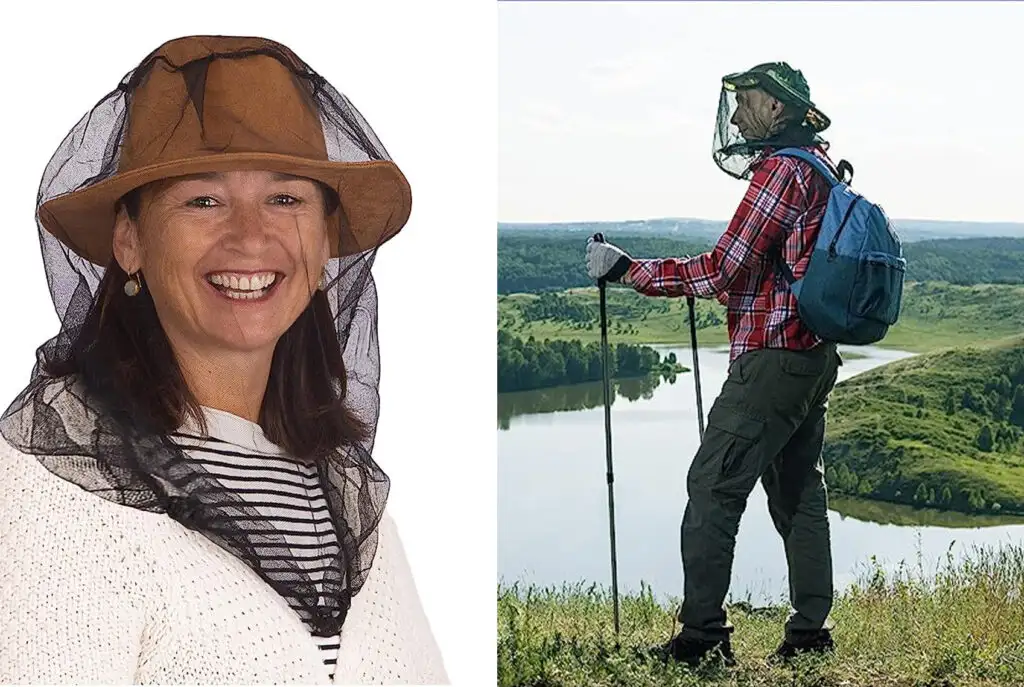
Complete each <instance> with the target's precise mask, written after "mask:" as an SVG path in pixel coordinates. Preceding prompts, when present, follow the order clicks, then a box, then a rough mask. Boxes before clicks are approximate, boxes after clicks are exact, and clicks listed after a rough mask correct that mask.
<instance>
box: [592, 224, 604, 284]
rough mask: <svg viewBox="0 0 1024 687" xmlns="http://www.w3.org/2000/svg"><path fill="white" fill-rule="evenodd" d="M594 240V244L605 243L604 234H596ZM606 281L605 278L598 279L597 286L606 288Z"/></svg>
mask: <svg viewBox="0 0 1024 687" xmlns="http://www.w3.org/2000/svg"><path fill="white" fill-rule="evenodd" d="M593 239H594V243H604V234H602V233H601V232H597V233H596V234H594V236H593ZM606 281H607V280H606V279H604V278H603V277H601V278H598V280H597V285H598V286H604V285H605V283H606Z"/></svg>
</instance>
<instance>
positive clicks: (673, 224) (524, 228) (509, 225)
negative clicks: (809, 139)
mask: <svg viewBox="0 0 1024 687" xmlns="http://www.w3.org/2000/svg"><path fill="white" fill-rule="evenodd" d="M892 223H893V226H894V227H895V228H896V233H897V234H899V236H900V238H901V239H902V240H903V241H905V242H907V243H912V242H915V241H927V240H930V239H963V238H978V237H1012V238H1024V222H947V221H939V220H923V219H893V220H892ZM727 224H728V222H725V221H721V220H707V219H694V218H688V217H683V218H673V217H666V218H660V219H644V220H630V221H618V222H549V223H532V224H525V223H513V222H499V223H498V232H499V233H506V232H507V233H520V232H545V233H546V232H559V233H561V232H572V233H579V234H584V235H589V234H594V233H597V232H603V233H609V234H613V235H614V234H633V235H637V234H648V235H651V236H662V235H664V236H676V237H680V238H683V237H685V238H690V239H704V240H708V241H713V240H715V239H716V238H718V237H719V236H720V235H721V234H722V232H723V231H725V228H726V226H727Z"/></svg>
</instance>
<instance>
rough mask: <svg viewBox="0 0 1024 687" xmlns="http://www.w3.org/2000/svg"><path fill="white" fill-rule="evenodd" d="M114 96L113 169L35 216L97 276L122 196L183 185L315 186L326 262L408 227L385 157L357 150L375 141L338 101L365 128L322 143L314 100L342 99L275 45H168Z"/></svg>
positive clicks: (405, 195)
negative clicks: (195, 179) (330, 193)
mask: <svg viewBox="0 0 1024 687" xmlns="http://www.w3.org/2000/svg"><path fill="white" fill-rule="evenodd" d="M118 88H119V90H121V91H125V92H127V94H128V98H127V103H128V104H127V111H126V112H123V113H120V115H119V116H122V117H124V118H125V121H124V127H123V131H122V133H121V137H120V140H119V142H118V145H119V147H120V149H119V151H116V153H115V154H114V155H113V156H112V159H113V160H114V162H115V163H116V168H115V169H113V170H109V171H110V172H112V173H110V174H108V175H106V176H104V175H103V174H100V175H94V177H93V178H91V179H89V180H88V181H86V182H85V183H84V184H82V185H81V186H80V187H79V188H76V189H73V190H71V191H69V192H68V193H65V194H63V195H59V196H57V197H54V198H52V199H50V200H47V201H45V202H44V203H43V204H42V205H41V206H40V207H39V210H38V215H39V221H40V223H41V224H42V225H43V227H44V228H45V229H46V230H47V231H48V232H49V233H51V234H52V235H53V236H54V237H56V238H57V239H58V240H60V241H61V242H62V243H63V244H64V245H66V246H67V247H68V248H70V249H71V250H72V251H74V252H75V253H76V254H78V255H79V256H81V257H83V258H85V259H86V260H89V261H90V262H92V263H94V264H97V265H100V266H106V265H107V264H109V262H110V260H111V259H112V235H113V227H114V218H115V207H116V205H117V202H118V200H119V199H120V198H121V197H122V196H124V195H125V194H126V193H128V192H129V191H132V190H133V189H136V188H138V187H140V186H143V185H145V184H148V183H150V182H152V181H156V180H159V179H167V178H171V177H179V176H185V175H189V174H196V173H203V172H222V171H229V170H267V171H272V172H281V173H285V174H291V175H294V176H300V177H307V178H310V179H314V180H317V181H321V182H323V183H324V184H326V185H327V186H329V187H330V188H332V189H334V190H335V191H336V192H337V193H338V196H339V197H340V199H341V208H339V210H338V211H336V212H335V215H334V217H333V221H331V222H330V223H329V232H330V239H331V245H332V255H331V257H340V256H342V255H349V254H354V253H360V252H362V251H366V250H371V249H373V248H376V247H377V246H379V245H380V244H382V243H384V242H385V241H387V240H388V239H390V238H391V237H393V236H394V235H395V234H397V233H398V232H399V231H400V230H401V229H402V227H403V226H404V225H405V223H406V222H407V221H408V219H409V214H410V212H411V209H412V195H411V191H410V188H409V184H408V182H407V180H406V178H405V176H404V175H403V174H402V172H401V170H400V169H399V168H398V167H397V166H396V165H395V163H394V162H392V161H391V160H390V159H387V156H386V153H383V152H382V153H381V154H379V155H376V156H374V155H372V154H371V155H368V154H367V153H366V151H367V150H371V151H372V150H374V149H379V150H381V151H383V147H382V146H380V145H379V142H376V141H366V140H361V139H365V138H366V137H367V136H370V137H372V134H369V133H367V131H366V129H368V126H366V125H365V123H364V122H363V121H362V118H361V116H359V115H358V113H356V112H355V111H354V108H352V107H351V105H349V104H348V103H347V101H345V102H343V103H341V104H340V108H341V109H342V110H344V111H346V117H351V118H353V119H354V120H355V121H358V122H359V123H361V124H363V126H362V127H361V126H351V125H350V126H344V125H343V123H341V122H333V124H334V127H332V131H337V130H341V131H343V132H344V135H337V134H336V135H335V136H334V137H332V139H331V140H328V139H326V138H325V135H324V126H323V124H322V121H321V117H324V116H332V114H333V110H334V108H321V107H318V100H319V99H320V98H323V97H332V94H333V95H334V96H336V97H341V96H338V95H337V94H336V92H335V91H333V89H331V88H330V87H329V86H328V85H327V84H326V82H325V81H324V80H323V79H322V78H321V77H319V76H318V75H316V74H315V73H313V72H311V71H309V70H308V68H306V67H305V65H304V63H303V62H302V61H301V60H299V58H298V57H297V56H295V54H294V53H292V51H291V50H289V49H288V48H287V47H285V46H283V45H281V44H279V43H276V42H274V41H271V40H267V39H264V38H248V37H226V36H188V37H185V38H179V39H175V40H172V41H169V42H167V43H165V44H164V45H162V46H160V47H159V48H158V49H157V50H155V51H154V52H153V53H151V54H150V55H149V56H148V57H147V58H146V59H145V60H144V61H143V62H142V64H141V65H140V66H139V68H138V69H136V70H134V71H133V73H132V74H131V77H130V79H126V81H124V82H122V83H121V85H120V86H119V87H118ZM325 90H326V95H325V93H324V92H323V91H325ZM332 100H336V98H332ZM337 107H339V104H337V103H335V108H337ZM115 116H116V115H115ZM363 127H365V129H363ZM346 137H350V138H351V140H345V139H346ZM368 143H369V144H371V145H367V144H368ZM373 143H375V144H376V145H373ZM330 148H333V150H330ZM108 155H109V151H108ZM373 157H378V158H380V159H373ZM367 158H368V159H367ZM97 177H100V178H99V180H96V178H97Z"/></svg>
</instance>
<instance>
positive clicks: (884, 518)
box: [828, 494, 1024, 529]
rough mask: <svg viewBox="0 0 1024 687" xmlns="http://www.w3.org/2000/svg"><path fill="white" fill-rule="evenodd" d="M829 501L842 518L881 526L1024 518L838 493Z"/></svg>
mask: <svg viewBox="0 0 1024 687" xmlns="http://www.w3.org/2000/svg"><path fill="white" fill-rule="evenodd" d="M828 501H829V503H828V506H829V510H833V511H835V512H836V513H839V515H840V516H842V518H843V519H845V518H851V519H853V520H859V521H861V522H873V523H875V524H878V525H897V526H900V527H943V528H948V529H972V528H976V527H999V526H1002V525H1021V524H1024V516H1019V515H967V514H966V513H957V512H955V511H943V510H936V509H933V508H914V507H912V506H907V505H904V504H898V503H886V502H885V501H868V500H864V499H855V498H850V497H848V496H838V495H835V494H829V497H828Z"/></svg>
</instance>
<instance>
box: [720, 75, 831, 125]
mask: <svg viewBox="0 0 1024 687" xmlns="http://www.w3.org/2000/svg"><path fill="white" fill-rule="evenodd" d="M722 85H723V87H725V88H726V89H728V90H730V91H736V90H742V89H745V88H763V89H764V90H766V91H768V92H769V93H771V94H772V95H773V96H775V97H776V98H779V99H780V100H785V101H787V102H790V103H793V104H794V105H800V106H801V107H806V108H807V114H806V115H805V116H804V121H805V122H806V123H807V124H808V125H809V126H810V127H811V128H812V129H814V131H815V133H821V132H822V131H824V130H825V129H827V128H828V127H829V126H830V125H831V124H832V120H830V119H829V118H828V116H827V115H826V114H825V113H824V112H822V111H821V110H820V109H818V107H817V106H816V105H815V104H814V103H813V102H811V101H810V100H808V99H807V98H805V97H803V96H802V95H800V94H799V93H797V92H796V91H794V90H793V89H791V88H789V87H788V86H787V85H786V84H784V83H782V82H780V81H777V80H775V79H772V78H771V77H769V76H766V75H764V74H759V73H756V72H736V73H735V74H729V75H727V76H724V77H722Z"/></svg>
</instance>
